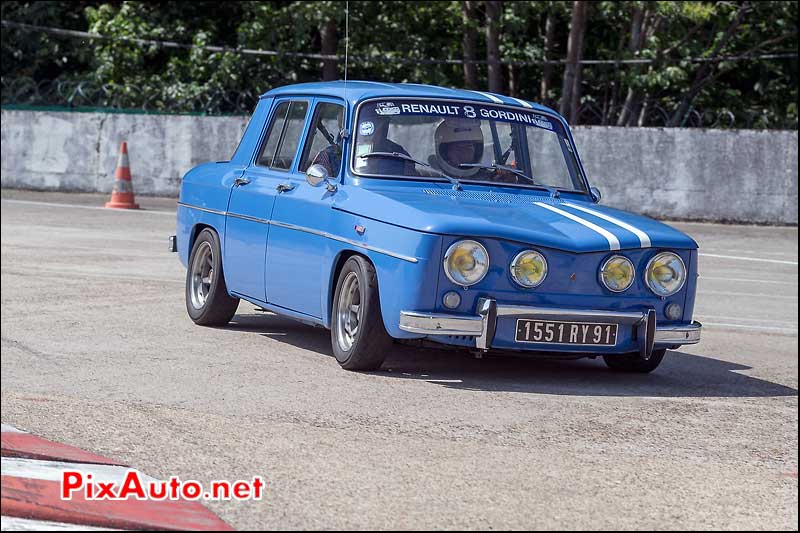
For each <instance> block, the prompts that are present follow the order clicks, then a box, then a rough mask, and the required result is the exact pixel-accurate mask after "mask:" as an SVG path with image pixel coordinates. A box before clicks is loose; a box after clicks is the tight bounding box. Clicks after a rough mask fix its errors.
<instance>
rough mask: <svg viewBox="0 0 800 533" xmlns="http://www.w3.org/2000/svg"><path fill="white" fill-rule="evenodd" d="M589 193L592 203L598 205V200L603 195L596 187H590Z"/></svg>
mask: <svg viewBox="0 0 800 533" xmlns="http://www.w3.org/2000/svg"><path fill="white" fill-rule="evenodd" d="M589 193H591V195H592V200H594V203H596V204H599V203H600V199H601V198H602V197H603V195H602V194H600V189H598V188H597V187H591V188H590V189H589Z"/></svg>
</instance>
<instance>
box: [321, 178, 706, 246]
mask: <svg viewBox="0 0 800 533" xmlns="http://www.w3.org/2000/svg"><path fill="white" fill-rule="evenodd" d="M411 185H412V184H402V185H401V184H398V185H388V186H379V187H369V188H367V187H364V186H360V185H359V186H356V185H353V186H343V187H340V188H339V190H338V192H337V193H336V194H335V195H334V203H333V207H334V209H338V210H341V211H346V212H349V213H352V214H355V215H359V216H362V217H365V218H371V219H374V220H379V221H382V222H387V223H389V224H393V225H396V226H402V227H406V228H409V229H413V230H417V231H424V232H427V233H435V234H440V235H457V236H466V237H485V238H497V239H506V240H511V241H517V242H523V243H527V244H532V245H536V246H542V247H546V248H554V249H558V250H564V251H568V252H598V251H608V250H621V249H631V248H649V247H657V248H690V249H694V248H697V243H696V242H695V241H694V240H692V239H691V238H690V237H689V236H687V235H686V234H684V233H682V232H680V231H678V230H676V229H674V228H672V227H670V226H667V225H666V224H663V223H661V222H658V221H656V220H653V219H651V218H648V217H645V216H641V215H635V214H632V213H628V212H625V211H621V210H618V209H613V208H610V207H605V206H601V205H598V204H595V203H591V202H586V201H583V200H580V199H570V198H551V197H550V196H549V195H547V194H541V193H540V192H539V191H535V190H532V189H525V190H520V189H511V188H504V187H485V186H470V185H465V186H464V189H463V190H461V191H456V190H453V189H452V188H450V187H449V186H448V185H440V184H438V183H426V184H422V185H421V184H413V185H414V186H411ZM564 196H568V195H564ZM569 196H572V197H577V195H569Z"/></svg>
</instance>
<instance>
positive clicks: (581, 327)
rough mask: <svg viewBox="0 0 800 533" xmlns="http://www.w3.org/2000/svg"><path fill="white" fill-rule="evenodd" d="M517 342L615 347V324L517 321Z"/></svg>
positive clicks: (521, 319)
mask: <svg viewBox="0 0 800 533" xmlns="http://www.w3.org/2000/svg"><path fill="white" fill-rule="evenodd" d="M516 339H517V342H535V343H541V344H569V345H574V346H616V344H617V324H604V323H597V322H560V321H557V320H527V319H523V318H520V319H518V320H517V336H516Z"/></svg>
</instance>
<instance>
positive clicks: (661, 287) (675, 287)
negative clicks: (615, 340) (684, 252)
mask: <svg viewBox="0 0 800 533" xmlns="http://www.w3.org/2000/svg"><path fill="white" fill-rule="evenodd" d="M645 278H646V281H647V286H648V287H650V290H651V291H653V292H654V293H656V294H657V295H658V296H665V297H666V296H672V295H673V294H675V293H676V292H678V291H679V290H681V289H682V288H683V284H684V282H685V281H686V265H684V264H683V260H682V259H681V258H680V256H678V255H677V254H674V253H672V252H662V253H660V254H658V255H656V256H655V257H654V258H652V259H651V260H650V262H649V263H647V273H646V274H645Z"/></svg>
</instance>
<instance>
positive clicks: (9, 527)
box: [0, 516, 122, 531]
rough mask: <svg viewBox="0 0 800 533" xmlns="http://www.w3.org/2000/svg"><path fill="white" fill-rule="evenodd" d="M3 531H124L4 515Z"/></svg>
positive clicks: (1, 521)
mask: <svg viewBox="0 0 800 533" xmlns="http://www.w3.org/2000/svg"><path fill="white" fill-rule="evenodd" d="M0 530H2V531H122V530H121V529H107V528H104V527H91V526H84V525H83V524H64V523H63V522H48V521H47V520H28V519H27V518H16V517H13V516H3V517H2V518H0Z"/></svg>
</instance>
